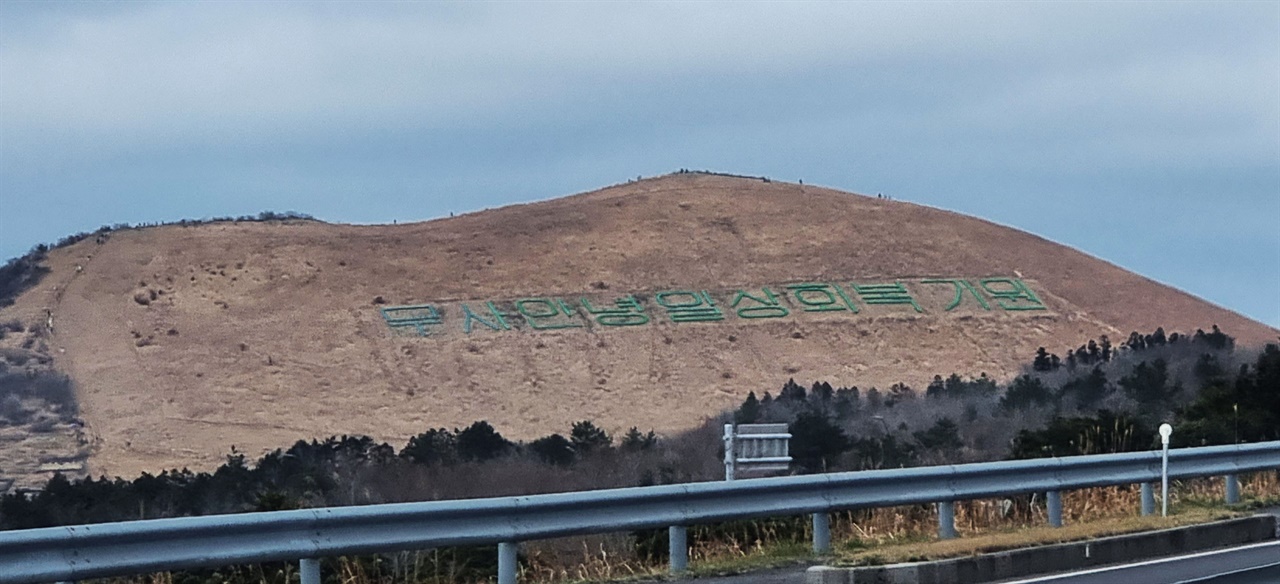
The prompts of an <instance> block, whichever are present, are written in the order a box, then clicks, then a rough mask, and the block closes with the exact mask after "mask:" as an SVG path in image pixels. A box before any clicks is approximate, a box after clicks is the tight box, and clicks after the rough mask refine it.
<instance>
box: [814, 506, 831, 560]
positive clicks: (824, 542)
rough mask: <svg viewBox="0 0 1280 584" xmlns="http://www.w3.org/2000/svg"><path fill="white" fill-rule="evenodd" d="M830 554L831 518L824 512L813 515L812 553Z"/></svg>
mask: <svg viewBox="0 0 1280 584" xmlns="http://www.w3.org/2000/svg"><path fill="white" fill-rule="evenodd" d="M830 552H831V517H830V516H828V515H827V512H826V511H819V512H817V513H814V514H813V553H815V554H826V553H830Z"/></svg>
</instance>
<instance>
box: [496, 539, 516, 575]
mask: <svg viewBox="0 0 1280 584" xmlns="http://www.w3.org/2000/svg"><path fill="white" fill-rule="evenodd" d="M519 551H520V544H518V543H516V542H511V541H504V542H502V543H499V544H498V584H516V568H517V567H519V553H518V552H519Z"/></svg>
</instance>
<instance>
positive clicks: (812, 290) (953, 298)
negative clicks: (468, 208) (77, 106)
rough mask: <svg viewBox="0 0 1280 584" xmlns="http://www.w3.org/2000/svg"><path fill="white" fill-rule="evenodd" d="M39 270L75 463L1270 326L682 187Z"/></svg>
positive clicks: (663, 412) (666, 416) (226, 231)
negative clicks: (1161, 334)
mask: <svg viewBox="0 0 1280 584" xmlns="http://www.w3.org/2000/svg"><path fill="white" fill-rule="evenodd" d="M46 265H47V266H48V268H49V269H50V272H49V274H48V275H47V276H45V277H44V278H43V279H42V280H41V281H40V282H39V284H38V285H36V286H35V287H33V288H31V289H29V290H27V291H26V292H25V293H23V294H22V295H21V296H20V297H18V298H17V300H16V302H15V304H14V305H13V306H10V307H8V308H5V309H0V322H5V321H9V320H12V319H17V320H18V321H20V322H21V323H23V324H24V325H25V327H26V328H27V329H28V330H27V332H26V333H24V334H25V336H24V335H18V334H13V335H10V337H9V338H8V339H7V340H0V344H3V343H8V345H3V346H5V347H7V348H8V350H12V351H19V350H20V347H18V346H16V345H15V344H16V343H28V341H27V340H25V339H34V340H33V341H31V344H32V347H29V348H28V349H27V350H30V351H36V350H37V349H39V343H43V344H44V346H45V349H46V350H45V351H43V352H39V354H40V355H43V356H44V358H45V359H47V361H48V363H46V365H45V366H47V367H50V368H52V369H53V370H56V371H59V372H63V373H65V374H67V375H69V376H70V378H71V379H72V380H74V382H75V385H76V395H77V398H78V407H79V417H80V418H81V419H82V420H83V422H84V424H83V427H82V428H81V427H79V425H78V424H76V423H63V424H62V425H61V426H59V427H60V428H61V431H62V433H63V434H64V435H77V434H78V435H79V440H80V445H79V446H74V444H75V443H74V442H70V443H68V442H66V441H65V440H64V441H63V442H62V443H60V444H63V445H61V446H56V447H55V446H48V447H47V449H55V450H56V449H57V448H62V449H63V450H66V449H68V448H71V449H72V450H74V451H73V452H61V451H59V452H50V451H45V452H44V453H43V454H42V456H44V457H45V459H46V462H47V461H49V460H55V459H56V460H62V459H64V458H68V459H74V458H76V457H83V456H88V464H89V466H88V468H87V470H88V471H89V472H92V473H93V474H95V475H96V474H107V475H122V476H131V475H133V474H136V473H138V472H141V471H150V472H156V471H158V470H161V469H164V468H171V467H182V466H189V467H191V468H193V469H208V468H212V467H214V466H216V465H217V464H219V463H220V462H222V461H223V460H224V457H225V455H226V454H227V452H228V451H229V449H230V448H231V447H232V446H233V445H234V446H235V447H236V448H237V449H238V450H239V451H242V452H247V453H249V454H250V455H257V454H259V453H261V452H263V451H265V450H267V449H273V448H277V447H280V446H284V445H287V444H290V443H292V442H293V441H295V440H298V439H301V438H312V437H326V436H330V435H335V434H344V433H356V434H364V435H369V436H372V437H374V438H376V439H378V440H385V441H388V442H390V443H392V444H403V443H404V441H405V440H407V438H408V437H409V436H412V435H414V434H417V433H419V432H421V431H423V430H424V429H426V428H429V427H441V426H444V427H461V426H465V425H467V424H470V423H471V422H472V421H475V420H477V419H487V420H488V421H490V422H491V423H493V424H494V425H495V426H497V427H498V428H500V429H501V430H502V431H503V433H504V434H508V435H510V436H512V437H515V438H530V437H535V436H538V435H542V434H545V433H547V432H550V431H564V430H567V428H568V427H569V425H570V423H572V422H574V421H577V420H582V419H591V420H593V421H595V422H596V423H597V424H598V425H600V426H602V427H604V428H607V429H609V430H611V431H615V430H619V429H625V428H626V427H630V426H639V427H640V428H641V429H648V428H653V429H655V430H657V431H659V432H669V431H673V430H678V429H682V428H687V427H690V426H692V425H694V424H696V423H698V422H699V421H700V420H702V419H703V418H704V417H705V416H708V415H713V414H715V413H717V412H718V411H720V410H722V409H725V408H731V407H735V406H737V405H738V403H740V401H741V399H742V397H743V396H744V395H745V394H746V393H747V392H748V391H749V390H756V391H762V390H767V389H772V388H776V387H778V386H779V385H780V384H781V383H782V382H785V381H786V380H787V379H788V378H790V377H803V378H805V379H824V380H829V381H830V382H832V383H833V384H841V385H854V384H856V385H860V386H862V387H868V386H873V385H874V386H878V387H881V388H884V387H887V386H888V385H890V384H892V383H895V382H900V381H901V382H905V383H907V384H909V385H911V386H912V387H914V388H916V389H917V390H922V389H923V388H924V386H925V385H927V383H928V381H929V380H930V379H931V378H932V376H933V375H935V374H943V375H946V374H949V373H952V372H955V373H960V374H961V375H978V374H980V373H983V372H985V373H987V374H988V375H990V376H992V377H995V378H997V379H1008V378H1010V377H1012V376H1013V375H1014V374H1016V373H1017V371H1018V368H1019V367H1020V366H1021V364H1022V363H1024V362H1026V361H1027V360H1028V358H1029V357H1030V356H1031V355H1032V354H1034V352H1035V351H1036V348H1037V347H1040V346H1045V347H1048V348H1049V349H1050V350H1057V351H1060V352H1061V351H1065V349H1066V348H1067V347H1069V346H1071V345H1073V344H1075V343H1077V342H1078V341H1079V340H1080V339H1085V338H1096V337H1098V336H1100V335H1110V336H1111V338H1112V339H1114V340H1121V339H1123V338H1124V337H1126V336H1127V335H1128V333H1129V332H1130V331H1135V330H1136V331H1151V330H1154V329H1155V328H1156V327H1159V326H1163V327H1165V328H1166V329H1170V330H1182V331H1194V330H1195V329H1197V328H1208V327H1209V326H1210V325H1213V324H1217V325H1219V326H1221V327H1222V328H1223V330H1226V331H1228V332H1229V333H1230V334H1232V335H1233V336H1235V337H1236V339H1237V340H1238V341H1239V342H1240V343H1241V344H1257V343H1261V342H1264V341H1268V340H1274V339H1275V338H1276V336H1277V335H1278V334H1280V333H1278V332H1277V331H1276V330H1275V329H1272V328H1270V327H1267V326H1264V325H1262V324H1260V323H1257V322H1254V321H1251V320H1249V319H1246V318H1244V317H1242V316H1240V315H1238V314H1236V313H1233V312H1231V311H1228V310H1225V309H1223V308H1220V307H1217V306H1214V305H1212V304H1209V303H1207V302H1205V301H1203V300H1201V299H1198V298H1195V297H1193V296H1191V295H1188V294H1186V293H1183V292H1181V291H1178V290H1176V289H1173V288H1170V287H1168V286H1164V285H1162V284H1159V283H1157V282H1154V281H1151V280H1149V279H1147V278H1144V277H1142V276H1139V275H1136V274H1133V273H1131V272H1128V271H1125V270H1123V269H1121V268H1119V267H1116V266H1114V265H1111V264H1108V263H1106V262H1104V261H1101V260H1099V259H1097V258H1093V257H1090V256H1088V255H1085V254H1082V253H1080V252H1077V251H1075V250H1072V249H1070V248H1067V247H1064V246H1062V245H1059V244H1056V243H1053V242H1050V241H1047V240H1044V239H1042V238H1039V237H1036V236H1034V235H1031V234H1028V233H1025V232H1021V231H1018V230H1015V229H1011V228H1008V227H1003V226H999V225H995V224H992V223H990V222H987V221H983V220H981V219H976V218H972V217H967V216H963V215H959V214H955V213H950V212H946V211H941V210H937V209H932V208H928V207H923V206H920V205H914V204H911V203H906V202H899V201H890V200H886V199H879V198H876V197H866V196H861V195H854V194H850V193H844V192H839V191H835V190H831V189H825V188H819V187H813V186H809V185H795V184H788V183H778V182H769V181H764V180H760V179H748V178H741V177H728V176H718V175H706V174H696V173H682V174H675V175H668V176H664V177H660V178H657V179H650V180H642V181H635V182H630V183H627V184H622V185H616V186H613V187H609V188H605V189H601V190H598V191H594V192H590V193H585V194H580V195H575V196H570V197H565V198H561V199H556V200H552V201H545V202H539V203H532V204H527V205H515V206H510V207H504V208H501V209H495V210H488V211H483V212H478V213H472V214H468V215H462V216H458V217H452V218H447V219H439V220H435V221H428V222H424V223H416V224H405V225H381V226H352V225H333V224H325V223H320V222H315V221H305V220H288V221H269V222H219V223H211V224H203V225H194V226H179V225H170V226H161V227H152V228H146V229H135V230H125V231H119V232H115V233H111V234H109V235H104V236H102V237H97V238H88V239H85V240H82V241H80V242H77V243H75V244H72V245H69V246H66V247H62V248H59V249H55V250H52V251H50V252H49V253H48V257H47V259H46ZM629 298H630V299H633V300H634V303H632V302H631V301H630V300H628V299H629ZM712 302H714V304H715V306H714V307H712V306H710V303H712ZM695 304H700V305H699V306H692V305H695ZM663 305H667V306H670V307H673V308H670V309H668V308H666V307H664V306H663ZM406 307H414V308H406ZM606 308H607V309H610V310H612V312H606V311H605V309H606ZM590 310H594V311H595V312H594V313H593V312H590ZM46 311H48V312H46ZM784 313H785V314H784ZM50 316H51V317H52V322H53V326H52V330H49V326H48V324H49V323H48V322H47V321H48V320H49V317H50ZM26 366H32V365H23V367H26ZM10 367H11V368H17V367H19V366H17V365H10ZM56 433H57V432H54V434H56ZM8 439H9V440H10V441H11V442H15V443H18V442H22V440H24V438H22V437H20V436H16V435H15V436H13V437H9V438H8ZM65 444H72V445H73V446H74V447H73V446H66V445H65ZM47 449H46V450H47ZM10 450H13V451H15V452H16V451H17V450H16V449H10ZM35 451H40V447H31V448H26V449H25V450H24V452H35ZM60 457H61V458H60ZM27 458H28V459H29V458H30V457H29V456H27ZM24 465H25V466H24ZM17 468H33V467H32V466H31V463H30V461H29V460H27V461H26V462H23V461H20V460H0V471H3V472H7V473H10V474H14V470H13V469H17Z"/></svg>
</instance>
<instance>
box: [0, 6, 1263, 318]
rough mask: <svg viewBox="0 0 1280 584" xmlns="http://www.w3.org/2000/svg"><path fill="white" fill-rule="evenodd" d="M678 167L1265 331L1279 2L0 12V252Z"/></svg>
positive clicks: (461, 208) (399, 211)
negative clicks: (944, 226) (988, 236)
mask: <svg viewBox="0 0 1280 584" xmlns="http://www.w3.org/2000/svg"><path fill="white" fill-rule="evenodd" d="M681 168H689V169H707V170H714V171H720V172H730V173H737V174H749V175H763V176H769V177H771V178H775V179H779V180H788V181H797V180H804V181H805V183H806V184H818V185H823V186H829V187H833V188H837V189H841V190H847V191H853V192H859V193H867V194H874V193H885V194H886V195H890V196H892V197H894V198H896V199H899V200H905V201H911V202H915V203H920V204H924V205H930V206H934V207H939V208H944V209H950V210H954V211H959V212H962V213H966V214H970V215H975V216H979V217H982V218H985V219H989V220H992V221H995V222H997V223H1001V224H1004V225H1009V226H1012V227H1016V228H1019V229H1022V230H1025V231H1029V232H1032V233H1035V234H1038V235H1041V236H1043V237H1047V238H1049V239H1052V240H1054V241H1057V242H1060V243H1064V244H1066V245H1069V246H1072V247H1075V248H1077V249H1080V250H1082V251H1084V252H1086V253H1089V254H1091V255H1094V256H1097V257H1100V258H1102V259H1104V260H1107V261H1109V262H1112V263H1114V264H1117V265H1119V266H1122V267H1124V268H1126V269H1129V270H1132V271H1135V272H1137V273H1139V274H1142V275H1144V276H1147V277H1150V278H1153V279H1155V280H1157V281H1160V282H1163V283H1166V284H1170V285H1173V286H1175V287H1177V288H1180V289H1182V290H1185V291H1188V292H1190V293H1192V294H1195V295H1197V296H1199V297H1201V298H1204V299H1207V300H1209V301H1211V302H1214V303H1216V304H1219V305H1221V306H1225V307H1227V308H1230V309H1232V310H1235V311H1237V312H1240V313H1242V314H1244V315H1246V316H1249V317H1252V318H1254V319H1257V320H1259V321H1262V322H1265V323H1268V324H1270V325H1272V326H1276V327H1280V3H1277V2H1234V3H1232V2H1215V3H1196V2H1143V3H1137V2H1131V3H1101V2H1087V3H1073V2H1037V3H1029V2H1019V3H1002V2H967V3H948V2H866V3H863V2H858V3H854V2H780V1H779V2H711V1H703V2H644V3H623V2H520V3H516V2H459V3H448V2H440V3H427V2H324V3H305V2H230V1H228V2H167V3H149V2H124V3H113V2H61V3H47V2H23V1H19V0H3V1H0V259H3V258H11V257H16V256H19V255H21V254H23V253H25V252H26V251H27V250H28V249H30V248H31V247H32V246H34V245H36V244H38V243H47V242H53V241H55V240H57V239H58V238H60V237H63V236H66V235H69V234H72V233H76V232H80V231H91V230H94V229H96V228H98V227H99V226H101V225H107V224H115V223H135V224H136V223H151V222H161V221H176V220H179V219H184V218H192V219H195V218H207V217H214V216H225V215H245V214H256V213H257V212H259V211H263V210H274V211H288V210H292V211H298V212H304V213H309V214H311V215H314V216H316V217H317V218H319V219H323V220H325V221H331V222H341V223H390V222H392V221H398V222H401V223H403V222H407V221H416V220H425V219H431V218H436V217H441V216H447V215H448V214H449V213H451V212H454V213H462V212H468V211H476V210H481V209H485V208H492V207H498V206H502V205H507V204H511V203H518V202H527V201H534V200H543V199H549V198H554V197H559V196H563V195H568V194H573V193H577V192H582V191H587V190H593V189H596V188H599V187H603V186H606V185H609V184H614V183H618V182H623V181H625V180H626V179H628V178H634V177H636V176H655V175H660V174H665V173H668V172H673V171H676V170H678V169H681ZM1228 332H1230V331H1228Z"/></svg>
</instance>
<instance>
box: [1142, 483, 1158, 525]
mask: <svg viewBox="0 0 1280 584" xmlns="http://www.w3.org/2000/svg"><path fill="white" fill-rule="evenodd" d="M1155 512H1156V487H1155V485H1153V484H1151V483H1142V516H1143V517H1146V516H1148V515H1153V514H1155Z"/></svg>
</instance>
